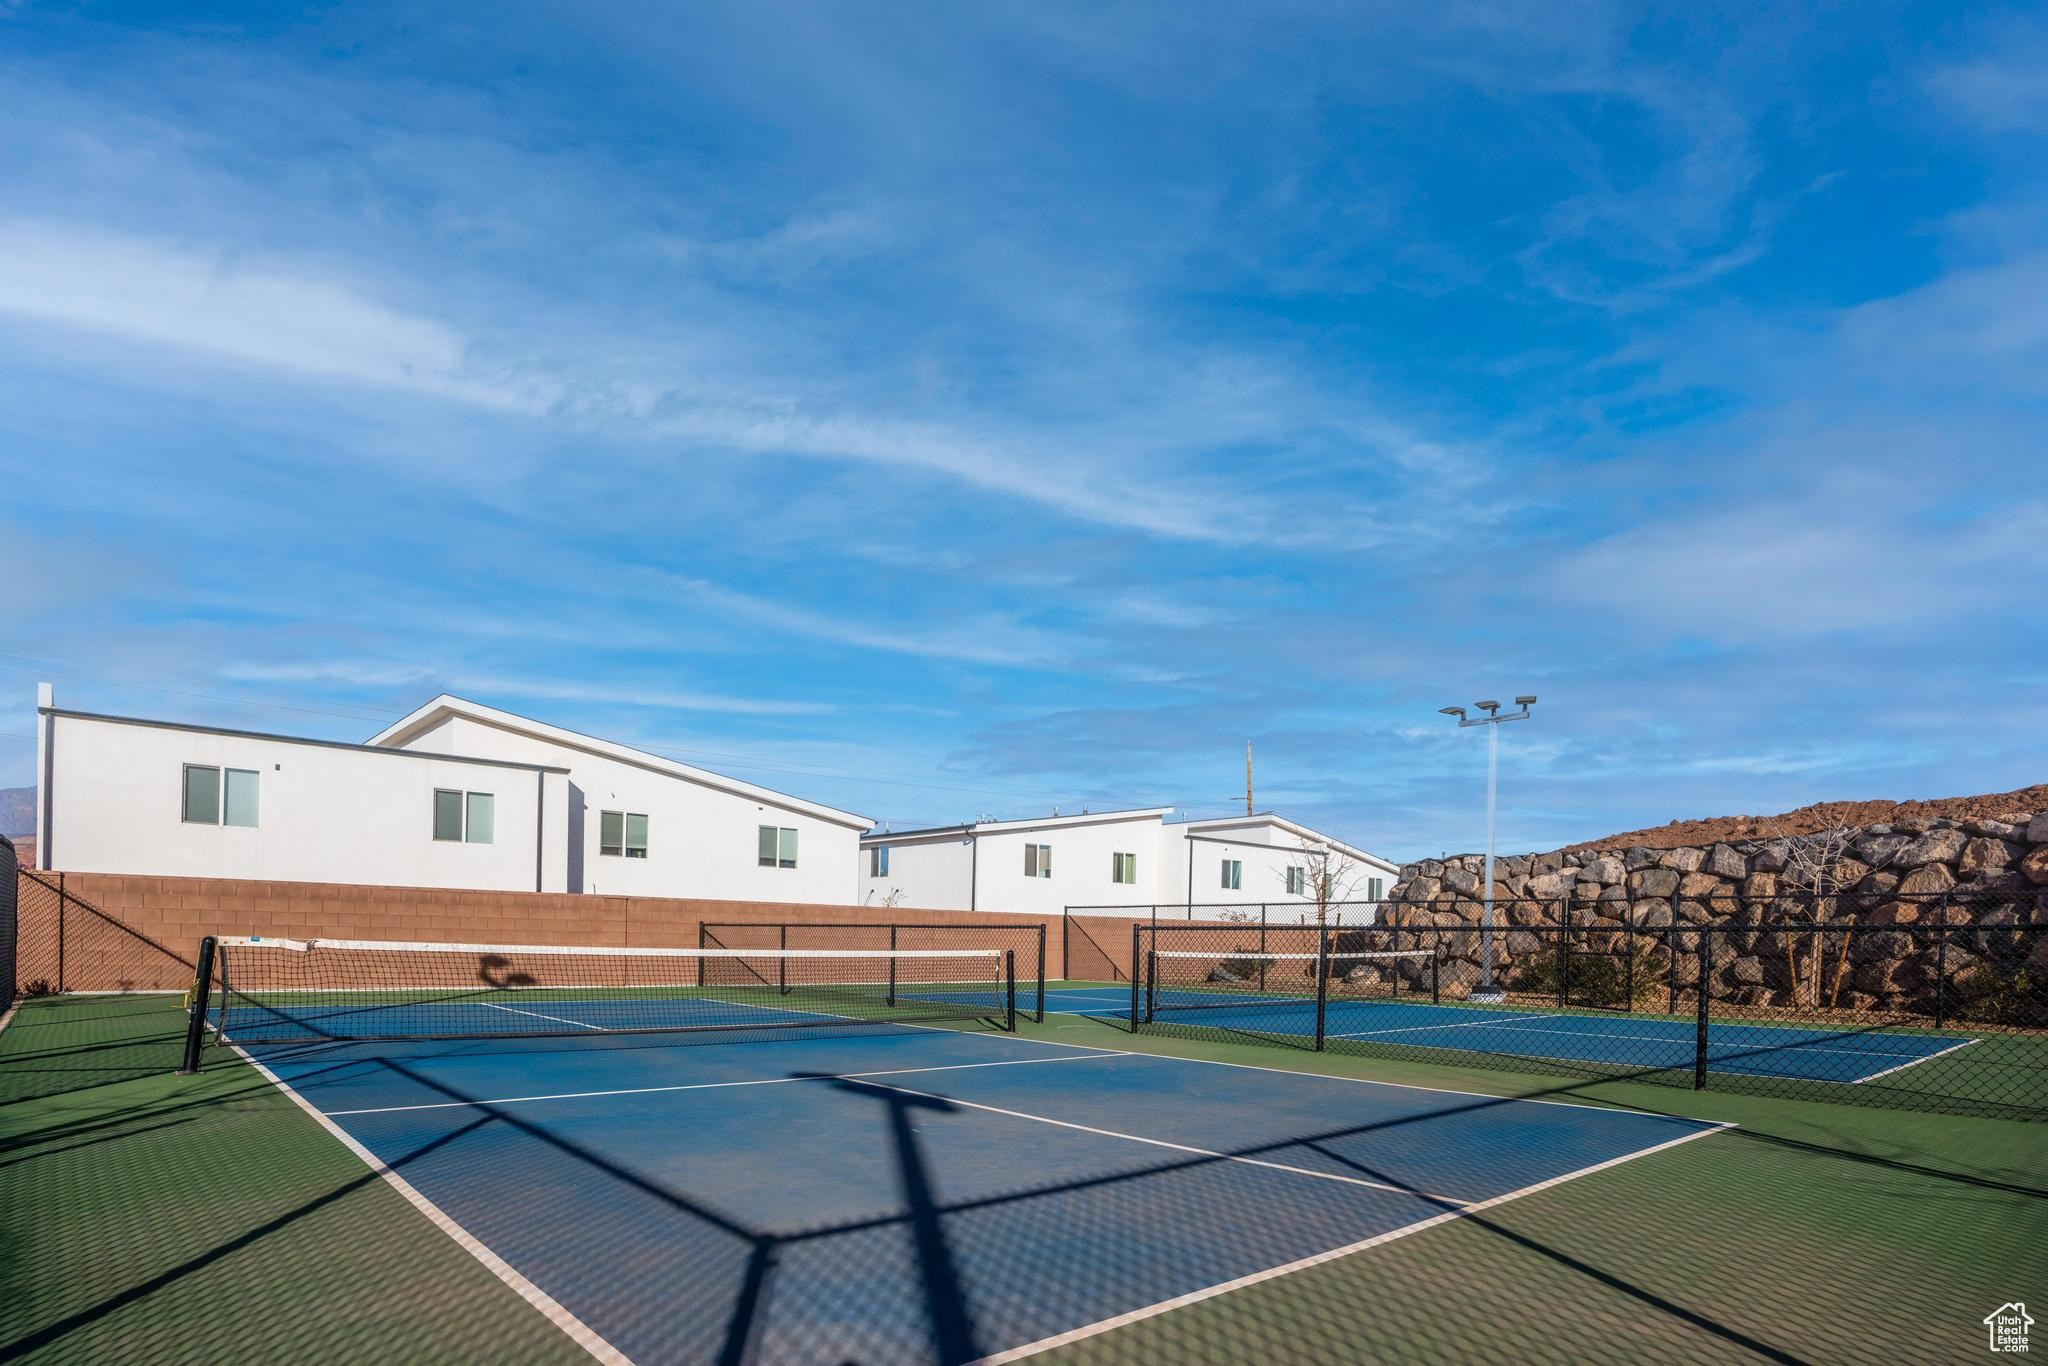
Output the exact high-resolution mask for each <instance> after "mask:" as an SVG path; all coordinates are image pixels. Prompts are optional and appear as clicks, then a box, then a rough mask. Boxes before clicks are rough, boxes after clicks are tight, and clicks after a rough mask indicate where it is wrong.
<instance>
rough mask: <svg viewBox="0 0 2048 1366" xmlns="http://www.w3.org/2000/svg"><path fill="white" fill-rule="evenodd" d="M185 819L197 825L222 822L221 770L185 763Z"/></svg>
mask: <svg viewBox="0 0 2048 1366" xmlns="http://www.w3.org/2000/svg"><path fill="white" fill-rule="evenodd" d="M185 819H186V820H188V821H191V822H193V823H194V824H195V825H219V824H220V770H219V769H217V768H204V767H202V766H200V765H198V764H187V765H185Z"/></svg>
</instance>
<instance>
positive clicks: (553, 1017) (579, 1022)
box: [475, 1001, 611, 1034]
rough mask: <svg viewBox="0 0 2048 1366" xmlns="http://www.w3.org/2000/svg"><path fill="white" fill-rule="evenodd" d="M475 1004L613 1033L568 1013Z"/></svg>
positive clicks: (494, 1003) (487, 1003)
mask: <svg viewBox="0 0 2048 1366" xmlns="http://www.w3.org/2000/svg"><path fill="white" fill-rule="evenodd" d="M475 1004H477V1005H480V1006H485V1007H487V1008H489V1009H491V1010H509V1011H511V1012H512V1013H513V1014H514V1015H531V1016H533V1018H534V1019H536V1020H553V1021H554V1022H555V1023H556V1024H572V1025H575V1026H576V1027H577V1028H578V1029H594V1030H596V1031H597V1032H598V1033H600V1034H609V1033H611V1031H610V1030H609V1029H606V1028H605V1027H604V1026H603V1025H594V1024H589V1023H586V1022H585V1021H582V1020H572V1019H570V1018H569V1017H568V1016H566V1015H543V1014H541V1013H540V1012H539V1011H538V1010H521V1009H520V1008H519V1007H518V1006H501V1005H499V1004H498V1003H497V1002H496V1001H478V1002H476V1003H475Z"/></svg>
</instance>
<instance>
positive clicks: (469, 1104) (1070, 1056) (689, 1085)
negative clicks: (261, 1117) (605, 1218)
mask: <svg viewBox="0 0 2048 1366" xmlns="http://www.w3.org/2000/svg"><path fill="white" fill-rule="evenodd" d="M1139 1056H1142V1055H1140V1054H1136V1053H1115V1052H1111V1051H1109V1050H1107V1049H1105V1050H1104V1051H1102V1052H1100V1053H1083V1054H1075V1053H1062V1054H1061V1055H1060V1056H1058V1057H1056V1058H1011V1059H1009V1060H1008V1061H1006V1062H959V1063H948V1064H946V1065H945V1066H943V1067H898V1068H892V1069H890V1070H889V1071H886V1072H839V1073H835V1074H833V1075H831V1076H818V1077H753V1078H750V1079H748V1080H746V1081H697V1082H685V1083H681V1084H678V1085H675V1086H626V1087H621V1088H619V1089H618V1090H615V1091H559V1092H556V1093H554V1094H552V1095H543V1096H504V1097H501V1098H499V1099H496V1100H437V1101H430V1102H428V1103H426V1104H423V1105H380V1106H376V1107H374V1108H371V1109H365V1110H327V1111H324V1112H323V1113H325V1114H329V1115H392V1114H398V1113H401V1112H403V1111H407V1110H465V1109H472V1108H475V1107H478V1106H484V1105H524V1104H527V1103H529V1102H532V1101H537V1100H590V1099H595V1098H597V1097H602V1096H655V1095H662V1094H665V1093H666V1092H670V1091H718V1090H723V1089H726V1088H728V1087H734V1086H786V1085H788V1084H789V1083H790V1082H794V1081H854V1080H857V1079H859V1078H861V1077H901V1076H908V1075H911V1074H914V1073H918V1072H964V1071H967V1070H969V1069H970V1068H977V1067H1024V1066H1028V1065H1029V1064H1031V1063H1036V1062H1090V1061H1093V1060H1094V1059H1096V1058H1134V1057H1139Z"/></svg>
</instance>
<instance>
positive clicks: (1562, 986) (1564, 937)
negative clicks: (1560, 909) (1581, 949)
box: [1557, 901, 1572, 1010]
mask: <svg viewBox="0 0 2048 1366" xmlns="http://www.w3.org/2000/svg"><path fill="white" fill-rule="evenodd" d="M1560 919H1562V920H1563V922H1564V929H1563V930H1562V931H1561V932H1559V934H1558V936H1557V1008H1558V1009H1559V1010H1563V1009H1564V1008H1565V1006H1566V1005H1568V1004H1569V1003H1570V1001H1569V997H1568V996H1567V994H1566V993H1567V992H1568V991H1569V990H1570V985H1569V984H1570V982H1571V980H1572V904H1571V903H1570V902H1569V901H1567V902H1566V903H1565V904H1564V915H1563V916H1562V917H1560Z"/></svg>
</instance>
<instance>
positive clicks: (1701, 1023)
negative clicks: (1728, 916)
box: [1692, 925, 1714, 1091]
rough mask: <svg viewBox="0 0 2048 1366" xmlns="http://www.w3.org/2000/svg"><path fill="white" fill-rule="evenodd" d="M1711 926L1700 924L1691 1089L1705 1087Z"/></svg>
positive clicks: (1703, 1088) (1711, 949)
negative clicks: (1698, 978) (1696, 1009)
mask: <svg viewBox="0 0 2048 1366" xmlns="http://www.w3.org/2000/svg"><path fill="white" fill-rule="evenodd" d="M1710 930H1711V927H1710V926H1706V925H1702V926H1700V986H1699V990H1698V991H1697V992H1696V993H1694V994H1695V995H1697V996H1698V997H1699V1009H1698V1011H1697V1013H1696V1017H1695V1020H1694V1024H1693V1043H1692V1089H1693V1090H1695V1091H1704V1090H1706V1089H1707V997H1708V994H1709V993H1710V992H1712V991H1713V989H1714V987H1713V975H1714V936H1713V934H1712V933H1711V932H1710Z"/></svg>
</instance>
